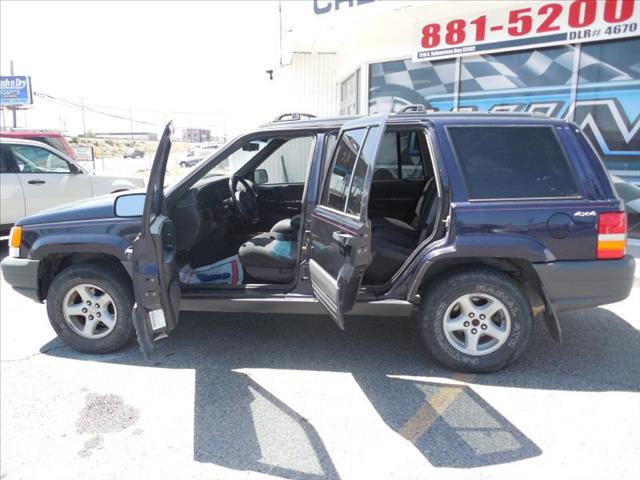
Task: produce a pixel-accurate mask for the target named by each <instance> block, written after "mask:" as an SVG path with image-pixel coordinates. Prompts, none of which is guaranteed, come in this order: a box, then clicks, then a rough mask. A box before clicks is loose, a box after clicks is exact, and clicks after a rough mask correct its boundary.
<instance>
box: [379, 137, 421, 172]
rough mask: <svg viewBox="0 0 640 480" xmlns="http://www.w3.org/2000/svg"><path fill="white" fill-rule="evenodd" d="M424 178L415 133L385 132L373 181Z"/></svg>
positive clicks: (418, 144)
mask: <svg viewBox="0 0 640 480" xmlns="http://www.w3.org/2000/svg"><path fill="white" fill-rule="evenodd" d="M396 178H411V179H416V178H418V179H421V178H424V164H423V161H422V155H421V151H420V143H419V142H418V135H417V133H416V132H385V134H384V135H383V137H382V143H381V144H380V151H379V152H378V156H377V158H376V164H375V168H374V171H373V179H374V180H392V179H396Z"/></svg>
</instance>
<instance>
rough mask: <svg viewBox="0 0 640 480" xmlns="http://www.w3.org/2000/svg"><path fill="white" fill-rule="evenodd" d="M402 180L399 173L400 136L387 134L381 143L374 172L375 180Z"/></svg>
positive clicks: (392, 133)
mask: <svg viewBox="0 0 640 480" xmlns="http://www.w3.org/2000/svg"><path fill="white" fill-rule="evenodd" d="M393 178H400V173H399V171H398V134H397V133H394V132H385V133H384V135H383V136H382V142H381V143H380V150H379V152H378V157H377V158H376V165H375V168H374V170H373V179H374V180H390V179H393Z"/></svg>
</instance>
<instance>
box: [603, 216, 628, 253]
mask: <svg viewBox="0 0 640 480" xmlns="http://www.w3.org/2000/svg"><path fill="white" fill-rule="evenodd" d="M626 242H627V214H626V213H624V212H614V213H601V214H600V215H599V216H598V247H597V251H596V258H598V259H605V258H622V257H624V251H625V246H626Z"/></svg>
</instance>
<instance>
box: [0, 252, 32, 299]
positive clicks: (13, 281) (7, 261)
mask: <svg viewBox="0 0 640 480" xmlns="http://www.w3.org/2000/svg"><path fill="white" fill-rule="evenodd" d="M0 265H1V266H2V275H3V276H4V279H5V280H6V281H7V283H8V284H9V285H11V286H12V287H13V289H14V290H15V291H16V292H18V293H21V294H22V295H24V296H25V297H29V298H30V299H31V300H34V301H36V302H40V301H41V300H40V292H39V289H38V267H39V266H40V261H39V260H29V259H28V258H14V257H5V258H4V260H2V263H1V264H0Z"/></svg>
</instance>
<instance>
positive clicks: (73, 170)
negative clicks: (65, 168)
mask: <svg viewBox="0 0 640 480" xmlns="http://www.w3.org/2000/svg"><path fill="white" fill-rule="evenodd" d="M69 170H70V171H71V173H72V174H74V175H79V174H81V173H84V172H83V171H82V170H80V169H79V168H78V166H77V165H74V164H73V163H70V164H69Z"/></svg>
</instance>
